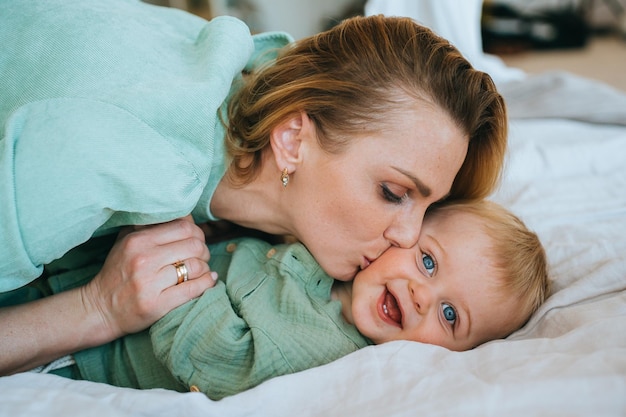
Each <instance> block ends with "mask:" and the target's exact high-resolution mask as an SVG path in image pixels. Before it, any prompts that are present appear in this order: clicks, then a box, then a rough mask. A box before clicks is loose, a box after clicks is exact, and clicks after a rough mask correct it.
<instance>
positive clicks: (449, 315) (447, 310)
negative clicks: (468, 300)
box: [441, 303, 456, 324]
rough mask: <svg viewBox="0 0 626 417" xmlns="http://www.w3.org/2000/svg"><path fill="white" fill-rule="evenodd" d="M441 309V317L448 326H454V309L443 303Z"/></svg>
mask: <svg viewBox="0 0 626 417" xmlns="http://www.w3.org/2000/svg"><path fill="white" fill-rule="evenodd" d="M441 307H442V309H443V317H444V318H445V319H446V321H447V322H448V323H450V324H454V323H455V322H456V311H455V310H454V307H452V306H451V305H450V304H446V303H443V304H442V305H441Z"/></svg>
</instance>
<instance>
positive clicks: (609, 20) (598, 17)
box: [145, 0, 626, 91]
mask: <svg viewBox="0 0 626 417" xmlns="http://www.w3.org/2000/svg"><path fill="white" fill-rule="evenodd" d="M145 1H148V2H149V3H153V4H159V5H163V6H170V7H176V8H180V9H185V10H188V11H190V12H192V13H195V14H197V15H199V16H202V17H204V18H207V19H211V18H212V17H214V16H219V15H233V16H237V17H239V18H240V19H242V20H244V21H245V22H246V23H247V24H248V26H249V27H250V29H251V31H252V32H263V31H272V30H282V31H286V32H289V33H290V34H291V35H292V36H293V37H294V38H296V39H299V38H302V37H305V36H309V35H312V34H314V33H316V32H319V31H321V30H324V29H327V28H329V27H331V26H333V25H334V24H336V23H337V22H338V21H340V20H341V19H344V18H346V17H350V16H355V15H362V14H364V7H365V3H366V1H365V0H315V1H310V0H145ZM414 1H420V0H414ZM458 1H464V0H458ZM481 29H482V30H481V32H482V33H481V35H482V44H483V50H484V51H485V52H487V53H489V54H494V55H497V56H499V57H500V58H502V60H503V61H504V62H505V63H506V64H507V65H509V66H512V67H517V68H521V69H522V70H524V71H526V72H527V73H530V74H533V73H538V72H543V71H547V70H553V69H558V70H566V71H570V72H573V73H575V74H578V75H582V76H585V77H589V78H595V79H598V80H601V81H604V82H607V83H609V84H611V85H613V86H614V87H616V88H619V89H621V90H622V91H626V0H484V2H483V8H482V20H481Z"/></svg>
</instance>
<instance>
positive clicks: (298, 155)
mask: <svg viewBox="0 0 626 417" xmlns="http://www.w3.org/2000/svg"><path fill="white" fill-rule="evenodd" d="M314 134H315V129H314V128H313V123H312V122H311V120H310V119H309V117H308V116H307V114H306V113H305V112H303V111H301V112H299V113H294V114H292V115H291V116H289V118H287V119H286V120H284V121H283V122H281V123H279V124H278V125H277V126H276V127H275V128H274V130H272V134H271V136H270V145H271V146H272V151H273V152H274V158H275V160H276V165H277V166H278V169H280V170H283V169H285V168H287V171H288V172H289V173H292V172H293V171H295V170H296V167H297V165H298V164H299V163H300V162H301V161H302V148H303V147H302V143H303V141H304V140H306V139H307V138H309V137H311V135H313V137H315V136H314Z"/></svg>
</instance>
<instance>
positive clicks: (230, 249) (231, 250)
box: [226, 243, 237, 253]
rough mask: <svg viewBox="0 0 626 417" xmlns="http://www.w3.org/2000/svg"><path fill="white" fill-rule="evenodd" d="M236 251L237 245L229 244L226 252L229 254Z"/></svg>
mask: <svg viewBox="0 0 626 417" xmlns="http://www.w3.org/2000/svg"><path fill="white" fill-rule="evenodd" d="M235 249H237V244H236V243H229V244H228V245H226V252H228V253H233V252H234V251H235Z"/></svg>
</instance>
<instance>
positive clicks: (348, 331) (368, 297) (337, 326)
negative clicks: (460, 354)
mask: <svg viewBox="0 0 626 417" xmlns="http://www.w3.org/2000/svg"><path fill="white" fill-rule="evenodd" d="M210 249H211V261H210V264H211V268H212V269H213V270H214V271H217V272H218V274H219V277H220V278H219V280H218V281H217V282H216V285H215V287H214V288H211V289H209V290H207V291H206V292H205V293H204V294H203V295H202V296H201V297H200V298H198V299H195V300H192V301H190V302H188V303H187V304H185V305H183V306H181V307H179V308H178V309H175V310H174V311H172V312H170V313H169V314H167V315H166V316H165V317H164V318H162V319H161V320H160V321H158V322H157V323H156V324H155V325H153V326H152V328H151V330H150V331H149V332H148V331H146V332H143V333H138V334H134V335H129V336H126V337H124V338H121V339H118V340H117V341H114V342H112V343H109V344H107V345H103V346H100V347H96V348H92V349H88V350H84V351H81V352H77V353H76V354H75V355H74V359H75V362H76V364H75V365H72V366H69V367H65V368H61V369H59V370H57V371H55V372H54V373H57V374H59V375H64V376H69V377H73V378H79V379H87V380H92V381H99V382H105V383H109V384H114V385H119V386H127V387H135V388H155V387H161V388H170V389H176V390H179V391H185V390H189V389H191V390H192V391H202V392H204V393H206V394H207V395H208V396H209V397H210V398H212V399H215V400H217V399H220V398H223V397H225V396H228V395H233V394H236V393H238V392H241V391H243V390H246V389H248V388H252V387H254V386H256V385H258V384H260V383H261V382H263V381H265V380H267V379H270V378H272V377H276V376H279V375H283V374H289V373H293V372H298V371H301V370H304V369H308V368H311V367H314V366H319V365H322V364H325V363H328V362H331V361H333V360H335V359H337V358H339V357H341V356H345V355H347V354H348V353H350V352H353V351H355V350H357V349H360V348H363V347H366V346H368V345H371V344H380V343H385V342H390V341H395V340H409V341H415V342H421V343H428V344H435V345H439V346H442V347H445V348H447V349H451V350H457V351H462V350H467V349H472V348H474V347H476V346H478V345H480V344H482V343H485V342H487V341H490V340H494V339H500V338H504V337H506V336H507V335H509V334H510V333H511V332H513V331H515V330H516V329H518V328H520V327H521V326H522V325H523V324H524V323H525V322H526V321H527V320H528V318H529V317H530V315H531V314H532V313H533V312H534V311H535V310H536V309H537V308H538V306H539V305H540V304H541V303H542V302H543V301H544V299H545V298H546V297H547V295H548V294H549V291H550V288H549V286H550V285H549V280H548V274H547V262H546V257H545V253H544V250H543V248H542V246H541V243H540V242H539V239H538V238H537V236H536V235H535V234H534V233H532V232H531V231H529V230H528V229H527V228H526V227H525V226H524V224H523V223H522V222H521V221H520V220H519V219H518V218H517V217H515V216H514V215H513V214H511V213H509V212H508V211H506V210H505V209H504V208H502V207H500V206H499V205H497V204H495V203H491V202H488V201H480V202H459V203H448V204H444V205H441V206H439V207H436V208H433V209H431V210H430V211H429V212H428V213H427V215H426V217H425V220H424V223H423V227H422V232H421V235H420V238H419V241H418V243H417V244H416V245H415V246H414V247H412V248H410V249H402V248H398V247H392V248H390V249H388V250H387V251H386V252H385V253H384V254H383V255H382V256H380V257H379V258H378V259H377V260H376V261H374V262H373V263H372V264H371V265H369V266H368V267H367V268H365V269H363V270H362V271H360V272H359V273H358V274H357V276H356V278H355V279H354V281H352V282H344V281H336V280H333V279H332V278H331V277H329V276H328V275H326V274H325V273H324V272H323V271H322V269H321V268H320V267H319V265H318V264H317V263H316V262H315V260H314V259H313V257H312V256H311V254H310V253H309V252H308V251H307V250H306V248H305V247H304V246H303V245H302V244H300V243H293V244H281V245H270V244H269V243H267V242H264V241H262V240H258V239H252V238H239V239H234V240H231V241H228V242H221V243H218V244H214V245H210ZM66 280H67V277H65V278H64V281H66Z"/></svg>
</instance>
